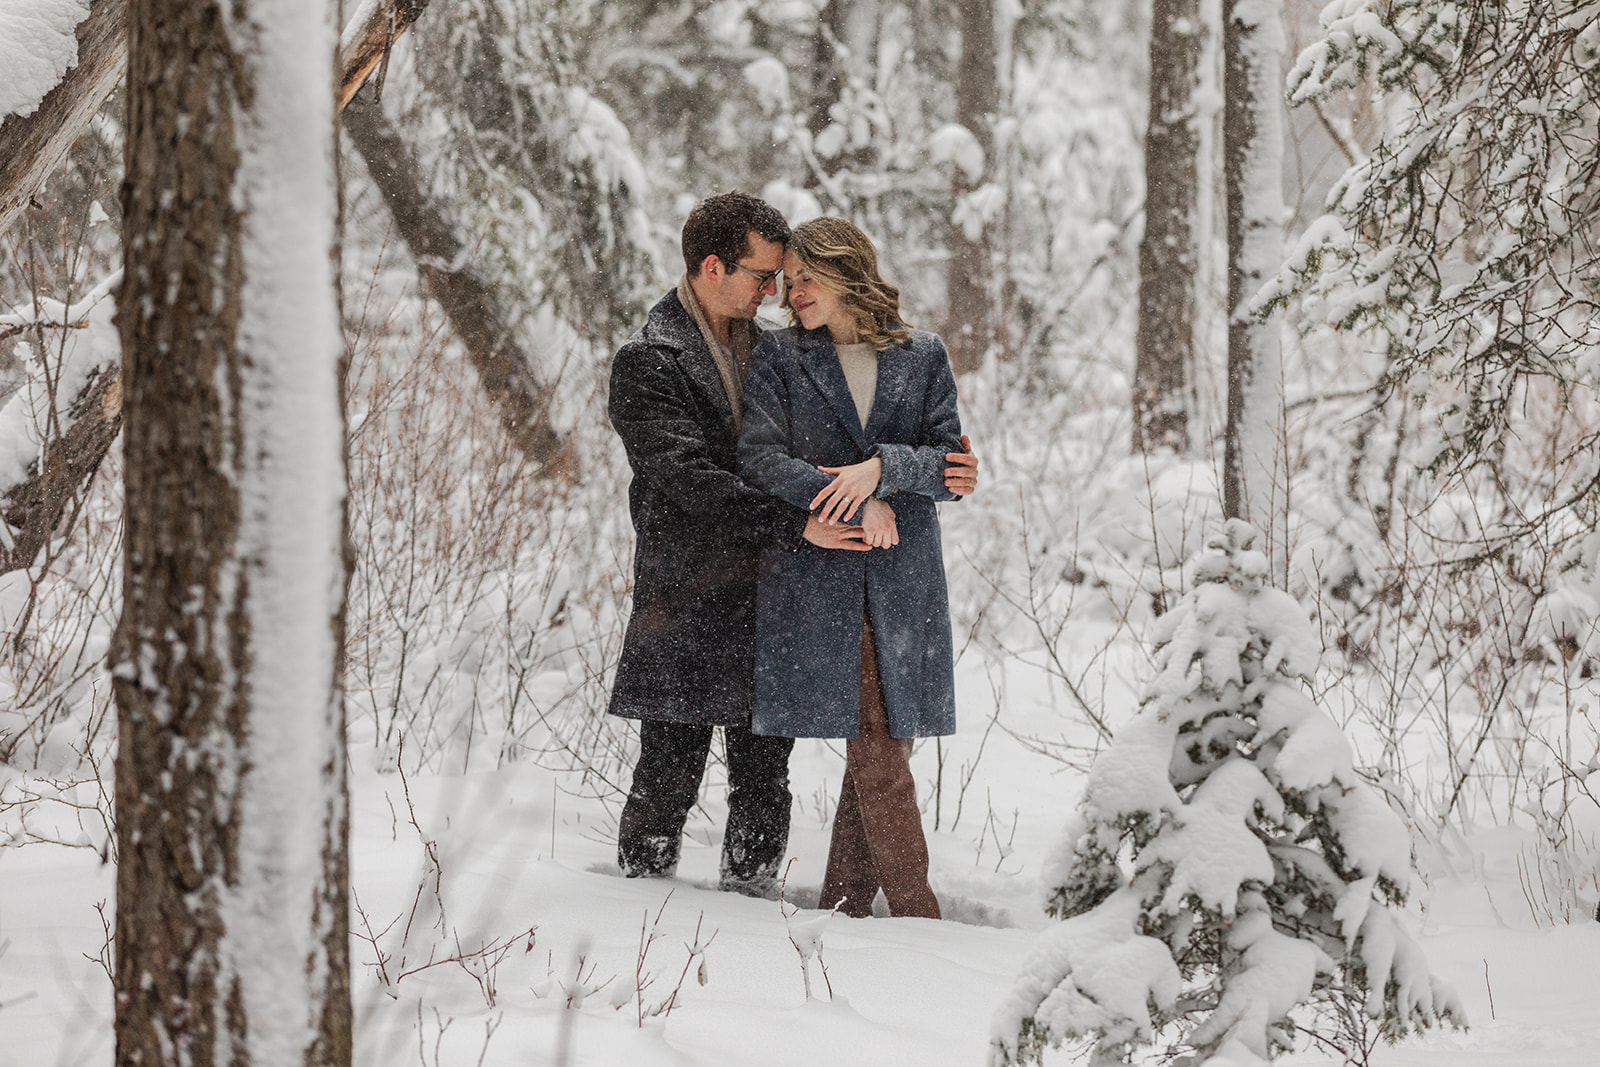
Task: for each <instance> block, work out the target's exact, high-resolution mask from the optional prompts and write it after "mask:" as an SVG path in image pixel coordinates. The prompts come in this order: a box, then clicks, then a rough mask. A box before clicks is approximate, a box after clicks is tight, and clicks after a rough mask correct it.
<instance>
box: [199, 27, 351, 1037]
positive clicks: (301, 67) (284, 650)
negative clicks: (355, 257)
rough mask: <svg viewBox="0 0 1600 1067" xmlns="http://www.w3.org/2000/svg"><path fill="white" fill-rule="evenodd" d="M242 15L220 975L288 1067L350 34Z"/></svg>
mask: <svg viewBox="0 0 1600 1067" xmlns="http://www.w3.org/2000/svg"><path fill="white" fill-rule="evenodd" d="M226 12H227V15H228V19H229V21H228V24H227V27H226V29H227V33H228V37H229V41H230V44H231V45H232V47H233V48H234V49H235V50H236V51H238V52H239V53H241V54H243V55H245V56H248V57H250V60H249V62H248V63H247V64H246V65H245V68H244V69H245V70H246V71H247V72H248V74H249V76H250V77H251V79H252V81H251V85H250V90H251V92H252V95H253V99H254V106H253V107H252V108H250V109H242V108H239V109H236V112H235V126H236V129H237V131H238V134H237V136H238V143H239V149H240V162H239V172H238V177H237V179H236V184H235V187H234V194H233V195H234V198H235V201H236V203H237V204H238V206H239V208H240V211H241V214H242V216H243V218H244V220H245V224H244V228H245V232H244V236H243V255H242V260H243V272H244V286H243V308H242V314H241V321H240V324H239V332H238V346H239V351H240V355H241V359H240V364H241V366H240V371H239V375H238V382H237V386H236V387H235V386H234V385H233V383H232V382H230V381H229V380H228V379H227V376H226V375H225V374H224V375H222V376H221V377H220V378H219V381H218V387H219V395H221V396H222V397H224V398H225V408H226V410H225V411H224V413H223V417H225V418H231V419H234V420H237V422H236V426H237V435H238V440H239V443H240V448H239V451H238V453H237V454H236V455H232V456H228V457H225V458H224V463H225V465H227V466H231V467H232V469H234V470H235V471H237V477H238V488H239V494H240V517H239V530H238V544H237V547H236V552H235V555H234V557H233V567H234V572H233V574H232V583H231V588H229V589H226V590H225V591H224V592H223V594H222V596H223V599H224V604H227V603H229V601H230V600H232V603H233V604H234V605H236V608H235V610H239V611H241V612H242V613H243V614H244V615H245V616H246V618H247V619H248V628H249V633H250V637H251V641H250V647H249V650H248V657H247V660H246V661H245V662H242V663H235V664H233V667H234V669H235V670H237V671H239V672H240V674H239V676H238V678H237V681H236V683H235V684H238V685H240V686H241V687H242V688H243V690H244V691H245V692H246V693H247V694H248V700H249V704H250V716H249V722H248V726H247V729H246V731H245V738H244V742H243V746H242V750H240V751H234V750H232V749H231V748H228V747H223V748H221V750H220V751H217V752H215V753H212V756H213V758H215V759H216V760H218V761H219V763H220V764H221V765H222V766H223V767H224V768H227V769H230V770H231V772H232V774H233V775H234V776H235V777H234V782H236V784H235V785H234V786H233V788H234V790H235V796H236V803H237V805H238V810H239V840H238V857H239V870H238V871H237V872H235V873H234V875H233V877H232V878H231V879H230V881H229V882H228V883H226V884H222V885H218V886H217V887H216V891H217V895H218V911H219V914H220V917H221V919H222V922H223V933H222V939H221V942H220V944H219V947H218V955H219V957H220V959H219V966H220V968H221V974H220V975H219V977H218V980H217V981H218V986H219V988H223V989H228V988H230V987H231V986H232V985H233V983H235V982H237V990H238V996H239V998H240V1009H241V1010H242V1012H243V1013H244V1017H245V1019H246V1020H247V1022H248V1035H247V1038H246V1040H247V1042H248V1046H249V1056H248V1058H249V1059H250V1060H251V1061H252V1062H258V1063H289V1062H298V1060H299V1058H301V1057H303V1056H304V1055H305V1050H306V1049H307V1048H309V1047H310V1043H311V1041H312V1040H313V1038H314V1035H315V1034H316V1027H317V1024H318V1018H319V1016H320V1013H321V1003H322V1002H321V997H320V994H321V983H322V982H323V980H324V978H325V976H326V975H327V973H328V971H327V966H328V965H327V962H326V959H325V953H324V950H323V945H322V939H323V937H324V936H325V933H326V931H327V928H328V924H329V923H330V922H331V921H332V919H331V916H329V915H328V914H327V909H326V908H325V907H319V904H320V900H319V892H320V891H321V890H320V886H321V885H322V863H323V857H324V855H325V853H326V852H327V850H328V848H329V847H330V846H329V840H330V835H331V834H335V833H337V828H338V826H339V824H340V823H341V821H342V812H341V807H340V803H341V802H340V801H339V799H338V794H337V791H336V788H337V784H338V778H339V777H340V776H341V775H342V764H343V759H342V755H341V745H340V742H341V729H340V716H339V714H338V706H337V704H336V702H335V695H334V683H335V678H336V672H337V669H336V663H337V662H338V657H337V655H336V646H335V642H334V634H333V630H332V621H333V619H334V617H335V613H336V611H337V609H338V605H339V603H340V601H341V599H342V596H343V585H344V569H343V562H342V557H341V551H342V535H341V531H342V522H343V506H344V495H345V474H344V464H343V461H342V455H343V428H342V416H341V413H340V407H339V403H340V400H339V396H340V394H339V366H340V360H341V357H342V354H343V350H344V342H343V334H342V331H341V327H340V322H339V309H338V304H337V300H336V295H337V293H336V287H335V267H336V265H335V262H334V260H333V257H332V250H333V249H334V247H335V239H336V234H335V220H336V203H335V193H334V188H335V184H334V158H333V149H334V144H333V136H332V131H333V127H334V110H333V108H334V102H333V96H332V94H331V93H330V92H328V89H327V71H328V68H329V64H330V63H331V57H332V56H333V55H334V50H335V48H336V46H337V40H338V27H337V26H336V25H334V22H333V16H334V14H335V10H334V8H333V7H332V6H330V5H328V4H325V3H320V2H318V0H290V2H283V3H277V4H271V5H269V4H266V3H255V4H250V5H239V6H233V7H229V8H227V9H226ZM235 598H236V599H235ZM217 643H218V646H219V647H227V646H228V643H229V642H228V639H227V637H226V635H223V634H218V635H217ZM224 781H225V782H227V779H224ZM219 1029H221V1028H219ZM221 1037H222V1035H219V1040H220V1039H221Z"/></svg>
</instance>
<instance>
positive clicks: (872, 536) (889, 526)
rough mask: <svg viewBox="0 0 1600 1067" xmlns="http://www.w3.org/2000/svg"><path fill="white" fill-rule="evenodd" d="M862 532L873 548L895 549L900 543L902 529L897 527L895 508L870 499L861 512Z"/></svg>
mask: <svg viewBox="0 0 1600 1067" xmlns="http://www.w3.org/2000/svg"><path fill="white" fill-rule="evenodd" d="M861 532H862V533H863V534H864V535H865V536H866V541H867V544H868V545H870V546H871V547H873V548H893V547H894V546H895V545H898V544H899V543H900V528H899V527H898V526H896V525H895V521H894V508H891V507H890V506H889V505H888V504H885V503H884V502H883V501H881V500H878V499H875V498H871V497H869V498H868V499H867V503H866V505H865V507H864V509H863V510H862V512H861Z"/></svg>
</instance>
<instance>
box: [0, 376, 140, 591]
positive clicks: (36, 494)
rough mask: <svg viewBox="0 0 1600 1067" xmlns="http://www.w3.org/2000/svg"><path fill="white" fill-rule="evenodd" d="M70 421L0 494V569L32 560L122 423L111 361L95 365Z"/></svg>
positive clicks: (119, 380) (118, 387) (18, 566)
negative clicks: (1, 525) (0, 528)
mask: <svg viewBox="0 0 1600 1067" xmlns="http://www.w3.org/2000/svg"><path fill="white" fill-rule="evenodd" d="M70 415H71V417H72V424H71V425H70V426H68V427H67V430H66V432H65V433H63V434H62V435H61V436H60V437H58V438H56V439H55V440H53V441H51V442H50V445H49V447H48V448H47V449H46V450H45V452H44V455H43V457H42V458H41V459H40V460H39V462H38V463H37V464H35V467H34V470H33V471H32V473H31V474H30V475H29V477H28V478H26V479H25V480H24V481H22V482H21V483H20V484H18V485H16V486H14V487H13V488H12V489H11V491H10V492H8V493H6V494H5V496H4V498H3V499H0V518H4V519H5V523H6V525H7V526H8V527H10V529H9V530H6V531H4V532H5V533H6V535H7V538H6V539H7V540H8V541H9V542H10V543H9V544H6V545H4V546H3V547H0V574H6V573H9V572H11V571H14V570H21V569H22V568H24V567H28V566H31V565H32V564H33V561H34V560H35V559H37V558H38V556H39V553H40V552H42V551H43V550H44V547H45V545H47V544H49V542H50V538H51V537H52V536H54V534H55V531H56V527H57V526H59V525H60V523H61V519H62V516H64V515H65V514H66V513H67V511H68V509H69V508H70V507H72V506H73V505H74V503H75V502H76V501H77V500H78V499H79V498H80V497H81V496H82V495H83V490H84V488H85V487H86V486H88V484H89V481H90V479H92V478H93V477H94V473H95V471H97V470H99V469H100V462H101V461H102V460H103V459H105V458H106V453H107V452H108V451H110V450H111V443H112V442H113V441H115V440H116V439H117V433H118V432H119V431H120V430H121V429H122V375H121V374H120V373H119V368H118V367H117V366H116V365H115V364H107V365H106V366H104V367H101V368H100V369H99V370H97V371H95V372H94V373H93V374H92V375H90V378H89V384H88V385H86V386H84V388H83V391H82V392H81V393H79V394H78V397H77V399H76V400H74V401H73V403H72V408H71V411H70Z"/></svg>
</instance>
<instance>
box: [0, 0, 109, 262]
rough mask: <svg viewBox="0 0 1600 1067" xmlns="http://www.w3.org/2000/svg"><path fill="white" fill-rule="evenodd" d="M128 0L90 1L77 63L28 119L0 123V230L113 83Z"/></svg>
mask: <svg viewBox="0 0 1600 1067" xmlns="http://www.w3.org/2000/svg"><path fill="white" fill-rule="evenodd" d="M127 15H128V7H127V0H94V2H93V3H91V4H90V5H89V17H88V18H86V19H84V20H83V21H82V22H81V23H79V24H78V33H77V36H78V63H77V66H75V67H73V68H72V69H71V70H69V71H67V74H66V77H64V78H62V79H61V82H60V84H58V85H57V86H56V87H55V88H54V89H51V90H50V92H49V93H48V94H47V95H46V96H45V98H44V100H43V101H42V102H40V104H39V107H38V110H36V111H35V112H34V113H33V114H31V115H29V116H28V117H27V118H23V117H21V116H20V115H11V116H8V117H7V118H6V120H5V121H4V122H3V123H0V233H4V232H5V231H6V230H7V229H9V228H10V226H11V223H12V222H13V221H14V220H15V219H16V217H17V215H18V214H20V213H21V212H22V210H23V208H25V207H27V206H28V201H29V200H31V199H32V198H33V194H34V193H36V192H38V190H39V187H40V186H42V185H43V184H44V183H45V179H46V178H48V177H50V173H51V172H52V171H53V170H55V169H56V165H57V164H59V163H60V162H61V160H62V158H63V157H65V156H66V154H67V149H69V148H71V147H72V142H74V141H76V140H77V139H78V135H79V134H81V133H82V132H83V130H84V127H86V126H88V125H89V120H90V119H92V118H94V116H95V113H96V112H98V111H99V110H100V105H101V104H103V103H105V99H106V97H108V96H110V95H111V90H113V89H115V88H116V87H117V82H118V80H119V79H121V77H122V71H123V68H124V66H125V63H126V60H127V57H128V44H127V36H126V26H127Z"/></svg>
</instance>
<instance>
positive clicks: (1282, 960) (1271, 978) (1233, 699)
mask: <svg viewBox="0 0 1600 1067" xmlns="http://www.w3.org/2000/svg"><path fill="white" fill-rule="evenodd" d="M1254 539H1255V531H1254V530H1253V529H1252V528H1251V527H1250V526H1249V525H1248V524H1246V523H1244V522H1241V521H1239V520H1233V521H1230V522H1229V523H1228V524H1227V525H1226V527H1225V528H1224V530H1223V532H1222V534H1221V535H1220V536H1216V537H1213V538H1212V539H1210V541H1209V542H1208V543H1207V548H1206V551H1204V552H1203V553H1202V554H1201V555H1200V556H1199V557H1198V558H1197V559H1196V561H1195V563H1194V565H1193V588H1192V589H1191V591H1190V592H1189V593H1188V594H1186V595H1185V596H1184V597H1183V599H1182V600H1181V601H1180V602H1179V603H1178V605H1177V606H1176V607H1174V608H1173V610H1172V611H1170V612H1168V613H1167V614H1166V615H1164V616H1162V618H1161V619H1160V620H1159V622H1158V624H1157V627H1156V633H1155V644H1156V663H1157V667H1158V673H1157V675H1156V677H1155V678H1154V680H1152V681H1151V683H1150V685H1149V687H1148V689H1147V691H1146V693H1145V695H1144V698H1143V700H1142V702H1141V705H1140V708H1139V711H1138V714H1137V715H1135V717H1134V718H1133V719H1132V721H1130V722H1129V723H1128V725H1127V726H1126V727H1125V728H1124V729H1122V730H1121V731H1119V732H1118V734H1117V735H1116V737H1115V738H1114V739H1113V741H1112V743H1111V746H1110V747H1109V748H1108V749H1107V750H1106V752H1105V753H1104V754H1103V755H1102V756H1101V757H1100V758H1099V760H1097V761H1096V763H1095V765H1094V767H1093V769H1092V770H1091V771H1090V775H1089V781H1088V785H1087V787H1086V789H1085V792H1084V796H1083V800H1082V802H1081V803H1080V805H1079V807H1078V810H1077V812H1076V814H1075V816H1074V817H1073V819H1072V820H1071V823H1070V825H1069V827H1068V829H1067V832H1066V835H1065V837H1064V838H1063V839H1062V842H1061V845H1060V847H1059V848H1058V850H1057V851H1056V853H1055V854H1054V855H1053V856H1052V857H1051V860H1050V862H1049V864H1048V865H1047V867H1046V870H1045V883H1044V884H1045V886H1046V911H1047V912H1049V913H1050V914H1052V915H1054V916H1056V917H1058V918H1062V919H1065V920H1066V921H1065V922H1063V923H1062V924H1061V925H1059V926H1057V927H1054V928H1053V929H1051V930H1049V931H1047V932H1046V933H1045V934H1044V935H1043V936H1042V937H1041V938H1040V939H1039V942H1038V943H1037V944H1036V945H1035V946H1034V948H1033V950H1032V951H1031V953H1030V954H1029V956H1028V957H1027V959H1026V961H1025V963H1024V964H1023V967H1022V970H1021V973H1020V974H1019V976H1018V978H1017V980H1016V983H1015V985H1014V987H1013V989H1012V991H1011V993H1010V994H1009V996H1008V997H1007V998H1006V1000H1005V1001H1004V1002H1003V1003H1002V1004H1001V1006H1000V1008H999V1009H998V1010H997V1012H996V1013H995V1018H994V1024H993V1027H994V1028H993V1045H992V1048H991V1062H992V1063H994V1064H1011V1063H1019V1062H1025V1061H1029V1060H1034V1061H1037V1060H1039V1059H1040V1057H1041V1056H1042V1054H1043V1050H1044V1049H1045V1047H1046V1046H1047V1045H1048V1046H1056V1045H1059V1044H1061V1043H1062V1042H1063V1041H1072V1040H1081V1041H1091V1040H1092V1041H1094V1042H1095V1046H1094V1054H1093V1057H1092V1062H1093V1063H1095V1064H1114V1063H1126V1062H1130V1061H1131V1059H1132V1056H1133V1055H1134V1052H1135V1050H1136V1049H1138V1048H1139V1047H1140V1046H1147V1045H1154V1044H1155V1043H1156V1042H1157V1040H1158V1039H1160V1040H1161V1041H1162V1048H1161V1050H1160V1052H1159V1053H1158V1054H1160V1055H1162V1057H1163V1058H1165V1059H1169V1060H1175V1061H1177V1062H1181V1063H1186V1064H1205V1063H1209V1064H1213V1065H1216V1067H1221V1065H1222V1064H1233V1065H1246V1064H1256V1063H1259V1062H1261V1061H1262V1060H1265V1059H1270V1058H1272V1057H1273V1056H1275V1055H1276V1054H1277V1053H1278V1052H1280V1051H1283V1050H1286V1049H1289V1048H1291V1047H1292V1046H1293V1045H1294V1043H1295V1038H1296V1030H1297V1028H1303V1029H1305V1030H1306V1031H1307V1032H1309V1033H1311V1034H1312V1035H1314V1036H1315V1037H1317V1038H1318V1039H1319V1040H1321V1041H1323V1042H1325V1043H1328V1044H1331V1045H1335V1046H1337V1047H1339V1048H1341V1049H1342V1050H1344V1051H1345V1052H1347V1053H1352V1054H1354V1055H1356V1056H1358V1057H1361V1058H1364V1054H1365V1051H1366V1050H1367V1048H1369V1047H1370V1045H1371V1044H1372V1040H1373V1037H1372V1036H1369V1035H1372V1034H1374V1033H1375V1034H1377V1035H1381V1036H1383V1037H1385V1038H1387V1039H1391V1040H1392V1039H1394V1038H1397V1037H1399V1036H1401V1035H1403V1034H1405V1033H1407V1032H1408V1031H1411V1030H1413V1029H1421V1028H1426V1027H1429V1026H1432V1025H1435V1024H1437V1023H1440V1022H1442V1021H1447V1020H1448V1021H1450V1022H1453V1023H1457V1024H1459V1023H1460V1022H1461V1021H1462V1019H1463V1015H1462V1012H1461V1008H1460V1004H1459V1002H1458V1001H1457V1000H1456V997H1455V995H1454V993H1453V992H1452V991H1451V990H1450V989H1449V988H1448V987H1447V986H1445V985H1443V984H1442V983H1440V982H1439V981H1438V980H1437V979H1434V978H1433V977H1432V976H1431V975H1430V974H1429V972H1428V968H1427V962H1426V960H1425V958H1424V956H1423V953H1422V951H1421V949H1420V948H1419V946H1418V945H1417V944H1416V942H1415V941H1414V940H1412V938H1411V937H1410V936H1409V935H1408V934H1407V933H1406V931H1405V929H1404V927H1403V925H1402V922H1401V919H1400V917H1399V915H1398V914H1397V909H1398V908H1399V907H1400V906H1401V905H1402V904H1403V903H1404V900H1405V893H1406V890H1407V886H1408V883H1409V880H1410V874H1411V848H1410V838H1409V835H1408V833H1407V831H1406V828H1405V826H1404V824H1403V823H1402V822H1401V821H1400V819H1399V818H1398V817H1397V816H1396V815H1395V814H1394V812H1393V811H1392V810H1391V809H1390V808H1389V807H1388V805H1387V804H1386V803H1385V802H1384V800H1383V798H1382V797H1381V796H1379V794H1378V792H1377V791H1376V790H1375V789H1374V788H1372V787H1371V786H1370V785H1368V784H1367V783H1366V782H1365V781H1363V780H1362V779H1361V778H1360V777H1359V776H1358V775H1357V774H1356V773H1355V771H1354V770H1353V768H1352V766H1351V753H1350V747H1349V745H1348V743H1347V742H1346V740H1345V738H1344V736H1343V734H1342V733H1341V732H1340V731H1339V728H1338V727H1337V726H1336V725H1335V724H1334V723H1333V721H1332V720H1331V719H1330V718H1329V717H1328V716H1327V715H1326V714H1324V713H1323V712H1322V711H1321V710H1320V709H1319V708H1318V707H1317V706H1316V705H1315V704H1314V703H1313V702H1312V701H1311V700H1310V698H1309V697H1308V696H1307V695H1306V692H1305V690H1304V689H1303V688H1302V686H1301V679H1303V678H1307V677H1309V676H1310V674H1311V672H1312V671H1313V670H1314V669H1315V667H1316V663H1317V659H1318V655H1319V651H1318V646H1317V640H1316V636H1315V633H1314V631H1313V629H1312V627H1311V625H1310V623H1309V622H1308V621H1307V618H1306V615H1305V612H1304V611H1303V610H1302V609H1301V607H1300V605H1299V604H1298V603H1296V602H1295V600H1294V598H1292V597H1291V596H1289V595H1288V594H1287V593H1284V592H1281V591H1279V590H1277V589H1273V588H1270V587H1268V586H1267V584H1266V578H1267V573H1268V568H1267V560H1266V558H1265V557H1264V556H1263V555H1262V554H1261V553H1260V552H1257V551H1253V550H1252V549H1251V547H1250V546H1251V544H1252V543H1253V541H1254Z"/></svg>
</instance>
